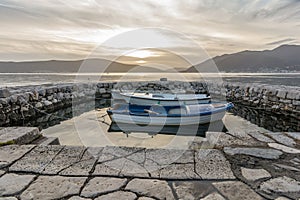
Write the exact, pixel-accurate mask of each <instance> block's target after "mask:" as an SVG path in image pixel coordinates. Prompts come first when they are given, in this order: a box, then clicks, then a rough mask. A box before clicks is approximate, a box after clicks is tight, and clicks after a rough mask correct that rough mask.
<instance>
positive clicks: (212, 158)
mask: <svg viewBox="0 0 300 200" xmlns="http://www.w3.org/2000/svg"><path fill="white" fill-rule="evenodd" d="M195 161H196V166H195V167H196V173H197V174H198V175H199V176H200V177H201V178H202V179H235V176H234V175H233V173H232V171H231V167H230V163H229V162H228V161H227V160H226V158H225V156H224V155H223V153H222V152H221V151H219V150H216V149H201V150H199V151H196V153H195Z"/></svg>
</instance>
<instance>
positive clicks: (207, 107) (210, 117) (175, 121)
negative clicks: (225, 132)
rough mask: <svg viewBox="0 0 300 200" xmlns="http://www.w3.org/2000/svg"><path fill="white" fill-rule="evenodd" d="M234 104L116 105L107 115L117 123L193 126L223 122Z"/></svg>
mask: <svg viewBox="0 0 300 200" xmlns="http://www.w3.org/2000/svg"><path fill="white" fill-rule="evenodd" d="M232 107H233V104H232V103H214V104H195V105H180V106H162V105H152V106H151V105H135V104H115V105H114V106H113V108H110V109H108V110H107V113H108V115H109V117H110V119H111V120H112V122H116V123H127V124H140V125H192V124H206V123H210V122H214V121H218V120H221V119H222V118H223V117H224V115H225V111H227V110H229V109H231V108H232Z"/></svg>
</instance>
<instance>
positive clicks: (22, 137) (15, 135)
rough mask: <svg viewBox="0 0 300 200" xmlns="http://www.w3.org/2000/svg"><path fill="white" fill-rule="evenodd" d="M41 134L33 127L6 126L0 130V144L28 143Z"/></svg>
mask: <svg viewBox="0 0 300 200" xmlns="http://www.w3.org/2000/svg"><path fill="white" fill-rule="evenodd" d="M40 136H41V133H40V131H39V129H38V128H35V127H7V128H2V129H1V130H0V146H1V145H4V144H29V143H31V142H32V141H34V140H36V139H37V138H39V137H40Z"/></svg>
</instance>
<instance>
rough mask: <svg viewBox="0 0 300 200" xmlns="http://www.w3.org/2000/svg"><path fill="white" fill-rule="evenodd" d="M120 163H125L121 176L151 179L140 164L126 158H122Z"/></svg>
mask: <svg viewBox="0 0 300 200" xmlns="http://www.w3.org/2000/svg"><path fill="white" fill-rule="evenodd" d="M118 161H120V163H123V167H122V169H121V172H120V175H122V176H133V177H149V174H148V171H147V170H146V169H145V168H144V167H143V166H141V165H140V164H138V163H136V162H133V161H131V160H128V159H125V158H120V159H119V160H118Z"/></svg>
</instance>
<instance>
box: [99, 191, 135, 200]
mask: <svg viewBox="0 0 300 200" xmlns="http://www.w3.org/2000/svg"><path fill="white" fill-rule="evenodd" d="M120 198H121V199H122V200H135V199H136V198H137V196H136V194H134V193H132V192H126V191H116V192H112V193H109V194H105V195H102V196H100V197H98V198H96V199H95V200H111V199H120Z"/></svg>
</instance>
